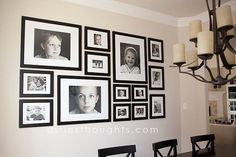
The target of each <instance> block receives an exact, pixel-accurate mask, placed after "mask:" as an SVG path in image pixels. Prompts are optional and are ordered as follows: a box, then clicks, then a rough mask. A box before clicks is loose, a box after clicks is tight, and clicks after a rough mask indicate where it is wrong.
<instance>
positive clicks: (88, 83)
mask: <svg viewBox="0 0 236 157" xmlns="http://www.w3.org/2000/svg"><path fill="white" fill-rule="evenodd" d="M58 92H59V93H58V96H59V97H58V115H59V118H58V124H59V125H63V124H79V123H95V122H107V121H110V79H109V78H98V77H96V78H93V77H80V76H62V75H59V76H58Z"/></svg>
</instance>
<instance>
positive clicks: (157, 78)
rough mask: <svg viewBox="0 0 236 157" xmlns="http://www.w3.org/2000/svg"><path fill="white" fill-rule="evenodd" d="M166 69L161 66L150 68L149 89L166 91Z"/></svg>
mask: <svg viewBox="0 0 236 157" xmlns="http://www.w3.org/2000/svg"><path fill="white" fill-rule="evenodd" d="M164 82H165V81H164V68H163V67H160V66H149V89H151V90H152V89H154V90H155V89H156V90H164V89H165V84H164Z"/></svg>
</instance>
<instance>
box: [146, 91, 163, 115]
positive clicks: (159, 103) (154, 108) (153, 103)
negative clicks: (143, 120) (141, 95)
mask: <svg viewBox="0 0 236 157" xmlns="http://www.w3.org/2000/svg"><path fill="white" fill-rule="evenodd" d="M165 112H166V111H165V95H164V94H150V119H155V118H165V117H166V113H165Z"/></svg>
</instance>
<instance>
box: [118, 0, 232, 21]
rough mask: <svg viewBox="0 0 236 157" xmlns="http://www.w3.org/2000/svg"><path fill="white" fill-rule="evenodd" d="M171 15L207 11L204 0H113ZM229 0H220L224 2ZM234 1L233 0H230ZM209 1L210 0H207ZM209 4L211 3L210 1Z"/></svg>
mask: <svg viewBox="0 0 236 157" xmlns="http://www.w3.org/2000/svg"><path fill="white" fill-rule="evenodd" d="M114 1H117V2H121V3H125V4H129V5H133V6H136V7H141V8H145V9H148V10H151V11H155V12H158V13H162V14H166V15H169V16H173V17H177V18H180V17H190V16H195V15H198V14H201V13H202V12H205V11H207V7H206V1H205V0H114ZM229 1H230V0H221V3H222V4H224V3H226V2H229ZM232 1H234V0H232ZM209 2H211V0H209ZM210 4H211V3H210Z"/></svg>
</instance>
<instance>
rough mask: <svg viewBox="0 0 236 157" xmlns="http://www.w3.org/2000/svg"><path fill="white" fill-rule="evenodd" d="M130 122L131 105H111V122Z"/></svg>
mask: <svg viewBox="0 0 236 157" xmlns="http://www.w3.org/2000/svg"><path fill="white" fill-rule="evenodd" d="M129 120H131V104H129V103H125V104H113V121H114V122H117V121H129Z"/></svg>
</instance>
